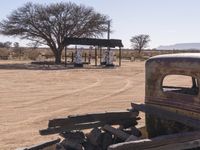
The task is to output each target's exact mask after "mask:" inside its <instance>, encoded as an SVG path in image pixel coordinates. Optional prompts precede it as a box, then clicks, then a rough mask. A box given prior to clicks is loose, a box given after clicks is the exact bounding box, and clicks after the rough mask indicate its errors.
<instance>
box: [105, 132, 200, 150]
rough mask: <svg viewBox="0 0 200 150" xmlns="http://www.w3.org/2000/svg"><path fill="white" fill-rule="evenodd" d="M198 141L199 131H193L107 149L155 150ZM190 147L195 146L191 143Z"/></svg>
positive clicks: (126, 143)
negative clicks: (155, 149)
mask: <svg viewBox="0 0 200 150" xmlns="http://www.w3.org/2000/svg"><path fill="white" fill-rule="evenodd" d="M199 139H200V131H194V132H186V133H178V134H172V135H164V136H159V137H155V138H152V139H144V140H137V141H131V142H124V143H119V144H115V145H111V146H110V147H109V150H127V149H134V150H144V149H148V148H156V147H162V146H163V147H164V146H167V145H173V144H178V143H179V144H180V143H182V145H184V144H185V143H190V142H191V141H195V140H199ZM180 145H181V144H180ZM190 145H193V146H195V144H191V143H190Z"/></svg>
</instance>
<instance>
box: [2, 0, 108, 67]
mask: <svg viewBox="0 0 200 150" xmlns="http://www.w3.org/2000/svg"><path fill="white" fill-rule="evenodd" d="M107 20H108V17H107V16H105V15H102V14H100V13H97V12H95V11H94V9H93V8H90V7H86V6H83V5H76V4H75V3H70V2H68V3H64V2H61V3H55V4H49V5H41V4H33V3H27V4H25V5H24V6H22V7H20V8H18V9H17V10H15V11H13V12H12V13H11V14H10V16H8V17H7V18H6V19H5V20H3V21H1V23H0V32H1V34H4V35H8V36H19V37H21V38H22V39H28V40H31V41H35V42H38V43H40V44H43V45H47V46H49V47H50V49H51V50H52V52H53V54H54V56H55V63H57V64H59V63H61V54H62V51H63V48H64V46H65V45H64V38H65V37H96V36H100V35H102V33H103V32H106V31H107Z"/></svg>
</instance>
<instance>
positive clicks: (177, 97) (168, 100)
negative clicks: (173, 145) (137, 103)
mask: <svg viewBox="0 0 200 150" xmlns="http://www.w3.org/2000/svg"><path fill="white" fill-rule="evenodd" d="M145 70H146V77H145V80H146V81H145V83H146V84H145V104H147V105H149V106H154V107H156V108H162V109H164V110H167V111H170V112H174V113H176V114H180V115H184V116H188V117H190V118H194V119H199V118H200V92H199V83H200V53H182V54H167V55H160V56H155V57H152V58H150V59H149V60H147V62H146V65H145ZM171 77H175V79H174V80H172V81H171V82H170V84H167V83H166V82H165V81H166V80H167V79H168V78H171ZM178 80H179V81H181V85H180V84H177V83H178ZM146 127H147V133H148V136H149V137H150V138H152V137H156V136H159V135H165V134H172V133H178V132H181V131H192V130H194V129H193V128H192V127H189V126H186V125H184V124H181V123H178V122H176V121H169V120H164V119H161V118H157V117H155V116H152V115H149V114H146Z"/></svg>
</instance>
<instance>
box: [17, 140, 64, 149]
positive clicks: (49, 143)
mask: <svg viewBox="0 0 200 150" xmlns="http://www.w3.org/2000/svg"><path fill="white" fill-rule="evenodd" d="M59 142H60V139H56V140H51V141H47V142H44V143H41V144H37V145H33V146H30V147H25V148H18V149H16V150H39V149H48V148H50V147H52V146H55V144H56V143H59ZM54 149H55V148H54Z"/></svg>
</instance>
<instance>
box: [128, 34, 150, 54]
mask: <svg viewBox="0 0 200 150" xmlns="http://www.w3.org/2000/svg"><path fill="white" fill-rule="evenodd" d="M130 41H131V44H132V47H133V49H135V50H137V51H138V53H139V54H140V53H141V51H142V49H144V48H146V47H147V45H148V43H149V42H150V36H149V35H146V34H140V35H136V36H133V37H132V38H131V40H130Z"/></svg>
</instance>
